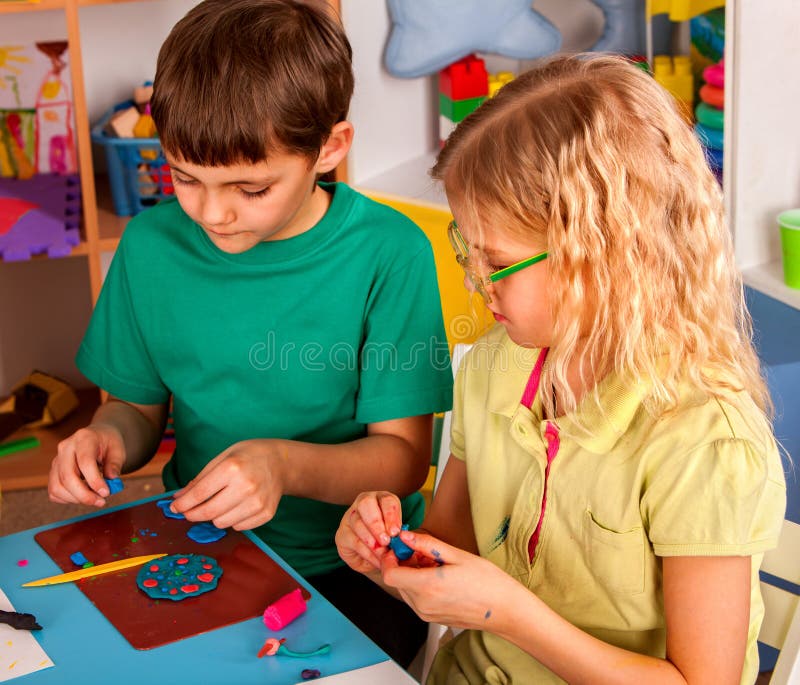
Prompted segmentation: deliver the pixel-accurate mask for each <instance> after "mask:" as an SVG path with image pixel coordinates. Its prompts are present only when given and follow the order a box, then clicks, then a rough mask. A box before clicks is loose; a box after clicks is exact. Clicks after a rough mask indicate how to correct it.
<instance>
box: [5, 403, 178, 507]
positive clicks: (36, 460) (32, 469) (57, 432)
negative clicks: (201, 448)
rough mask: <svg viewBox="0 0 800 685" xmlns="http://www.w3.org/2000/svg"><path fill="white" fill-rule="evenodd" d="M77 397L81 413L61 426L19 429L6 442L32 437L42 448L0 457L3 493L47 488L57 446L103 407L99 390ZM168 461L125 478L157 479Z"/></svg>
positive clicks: (155, 460)
mask: <svg viewBox="0 0 800 685" xmlns="http://www.w3.org/2000/svg"><path fill="white" fill-rule="evenodd" d="M78 397H79V399H80V406H79V407H78V409H77V410H76V411H75V412H73V413H72V414H70V415H69V416H68V417H67V418H65V419H64V420H63V421H61V422H60V423H58V424H56V425H54V426H49V427H47V428H37V429H31V428H20V429H19V430H18V431H17V432H16V433H14V434H13V435H11V436H9V437H8V438H7V440H19V439H20V438H25V437H28V436H30V435H33V436H36V437H37V438H39V441H40V442H41V445H40V446H39V447H35V448H32V449H27V450H22V451H21V452H15V453H14V454H9V455H6V456H5V457H0V489H1V490H2V491H3V492H8V491H11V490H30V489H33V488H45V487H47V478H48V474H49V473H50V463H51V462H52V461H53V457H54V456H55V454H56V450H57V449H58V443H59V442H60V441H61V440H63V439H64V438H66V437H68V436H69V435H72V434H73V433H74V432H75V431H76V430H78V429H79V428H83V427H84V426H86V425H88V424H89V421H90V420H91V418H92V415H93V414H94V411H95V409H97V406H98V405H99V404H100V392H99V391H98V389H97V388H89V389H86V390H79V391H78ZM4 442H5V441H4ZM168 459H169V455H166V454H157V455H156V456H155V457H154V458H153V459H152V460H151V461H150V463H149V464H147V465H146V466H144V467H143V468H141V469H139V470H138V471H135V472H134V473H131V474H128V475H126V476H124V478H136V477H140V476H157V475H159V474H160V473H161V469H162V468H163V467H164V464H166V463H167V461H168Z"/></svg>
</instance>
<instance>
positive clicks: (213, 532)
mask: <svg viewBox="0 0 800 685" xmlns="http://www.w3.org/2000/svg"><path fill="white" fill-rule="evenodd" d="M227 534H228V531H227V530H225V529H224V528H217V527H216V526H215V525H214V524H213V523H211V521H203V522H202V523H195V524H194V525H193V526H192V527H191V528H189V530H188V531H187V533H186V536H187V537H188V538H189V539H190V540H194V541H195V542H199V543H200V544H203V545H205V544H207V543H209V542H216V541H217V540H221V539H222V538H224V537H225V536H226V535H227Z"/></svg>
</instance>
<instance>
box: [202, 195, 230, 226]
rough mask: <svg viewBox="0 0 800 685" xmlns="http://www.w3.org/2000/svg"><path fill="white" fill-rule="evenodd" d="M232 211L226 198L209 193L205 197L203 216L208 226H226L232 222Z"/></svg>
mask: <svg viewBox="0 0 800 685" xmlns="http://www.w3.org/2000/svg"><path fill="white" fill-rule="evenodd" d="M232 214H233V213H232V212H231V210H230V208H229V207H228V204H227V203H226V202H225V201H224V198H222V197H220V196H219V195H217V194H216V193H207V194H206V196H205V198H204V199H203V209H202V217H203V223H204V224H205V225H206V226H224V225H225V224H228V223H230V222H231V218H232Z"/></svg>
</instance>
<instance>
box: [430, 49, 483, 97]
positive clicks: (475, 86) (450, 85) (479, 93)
mask: <svg viewBox="0 0 800 685" xmlns="http://www.w3.org/2000/svg"><path fill="white" fill-rule="evenodd" d="M439 92H440V93H443V94H444V95H446V96H447V97H449V98H450V99H451V100H467V99H471V98H477V97H486V96H487V95H488V94H489V75H488V74H487V73H486V65H485V63H484V61H483V60H482V59H481V58H480V57H476V56H475V55H469V56H467V57H465V58H464V59H462V60H459V61H458V62H454V63H453V64H451V65H450V66H449V67H445V68H444V69H442V70H441V71H440V72H439Z"/></svg>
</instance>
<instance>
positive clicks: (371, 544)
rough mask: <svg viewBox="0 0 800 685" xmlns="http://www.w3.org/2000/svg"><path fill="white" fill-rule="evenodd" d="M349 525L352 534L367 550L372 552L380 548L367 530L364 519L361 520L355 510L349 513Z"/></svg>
mask: <svg viewBox="0 0 800 685" xmlns="http://www.w3.org/2000/svg"><path fill="white" fill-rule="evenodd" d="M349 523H350V528H351V530H352V531H353V534H354V535H355V536H356V538H358V539H359V540H360V541H361V543H362V544H363V545H365V546H366V547H367V548H368V549H370V550H373V549H376V548H378V547H380V546H381V544H380V543H379V542H378V541H377V540H376V539H375V536H374V535H373V534H372V533H371V532H370V530H369V528H367V525H366V523H364V519H362V518H361V515H360V514H359V512H357V511H355V510H353V511H351V512H350V522H349Z"/></svg>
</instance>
